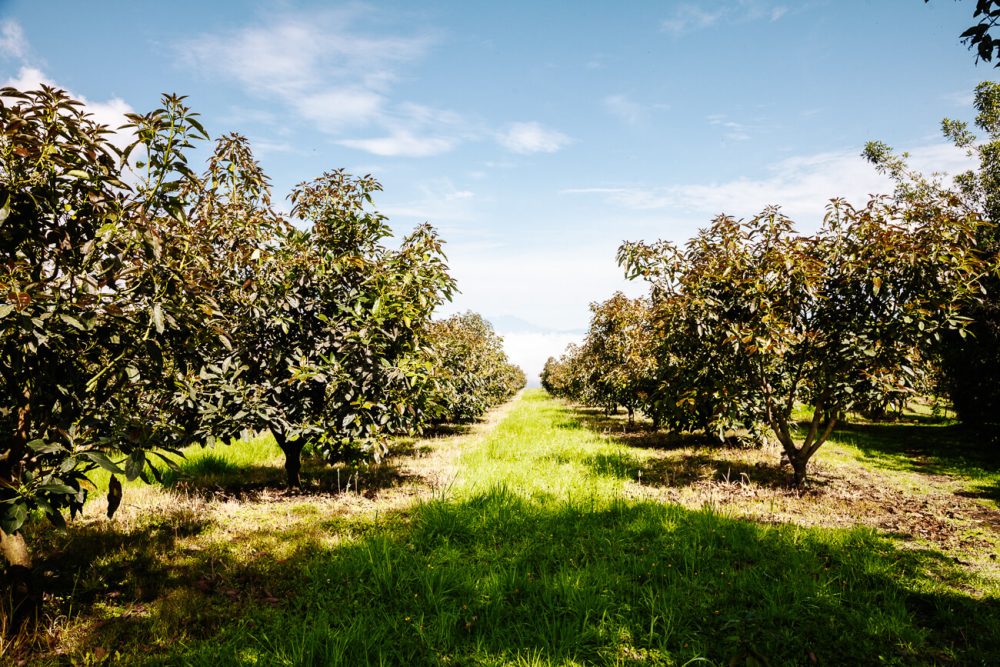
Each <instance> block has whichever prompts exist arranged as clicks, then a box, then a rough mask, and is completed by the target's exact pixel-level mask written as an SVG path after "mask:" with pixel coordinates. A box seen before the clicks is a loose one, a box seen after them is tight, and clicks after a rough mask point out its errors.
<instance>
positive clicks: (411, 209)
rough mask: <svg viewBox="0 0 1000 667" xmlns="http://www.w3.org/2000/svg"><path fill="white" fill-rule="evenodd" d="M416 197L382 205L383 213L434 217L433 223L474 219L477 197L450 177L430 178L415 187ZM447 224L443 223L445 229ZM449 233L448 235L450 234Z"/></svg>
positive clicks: (424, 218)
mask: <svg viewBox="0 0 1000 667" xmlns="http://www.w3.org/2000/svg"><path fill="white" fill-rule="evenodd" d="M417 192H418V196H416V197H414V198H412V199H409V200H407V201H401V202H398V203H394V204H389V205H385V206H383V207H382V212H383V213H385V214H386V215H387V216H389V218H391V219H393V220H401V219H402V220H403V221H405V222H424V221H427V220H433V221H434V223H435V225H439V224H440V223H451V227H449V231H451V230H452V229H455V224H454V223H468V222H472V221H474V220H475V219H476V217H477V214H476V210H475V208H474V207H475V205H476V204H477V202H478V200H479V198H478V197H477V196H476V193H475V192H473V191H472V190H469V189H466V188H460V187H457V186H456V185H455V183H454V182H453V181H452V180H451V179H450V178H439V179H432V180H429V181H427V182H425V183H422V184H420V185H419V186H418V187H417ZM445 226H448V225H447V224H446V225H442V228H444V227H445ZM449 236H451V234H450V233H449Z"/></svg>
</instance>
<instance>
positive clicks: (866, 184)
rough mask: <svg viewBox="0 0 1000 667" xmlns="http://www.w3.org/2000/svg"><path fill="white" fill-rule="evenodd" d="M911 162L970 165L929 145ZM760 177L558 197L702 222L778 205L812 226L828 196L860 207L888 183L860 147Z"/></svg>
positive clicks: (797, 161) (926, 167) (788, 163)
mask: <svg viewBox="0 0 1000 667" xmlns="http://www.w3.org/2000/svg"><path fill="white" fill-rule="evenodd" d="M910 162H911V164H912V165H913V166H914V167H916V168H917V169H920V170H921V171H923V172H925V173H930V172H932V171H942V172H947V173H951V174H957V173H959V172H961V171H964V170H965V169H968V168H969V167H970V166H971V164H970V161H969V158H968V157H967V156H966V155H965V153H964V152H963V151H960V150H958V149H956V148H955V147H953V146H951V145H949V144H933V145H928V146H923V147H919V148H916V149H913V150H911V151H910ZM769 171H770V172H771V173H770V175H769V176H767V177H765V178H759V179H751V178H738V179H734V180H731V181H724V182H721V183H695V184H681V185H662V186H600V187H586V188H572V189H567V190H563V191H562V193H563V194H574V195H597V196H600V197H602V198H603V199H605V200H606V201H608V202H609V203H611V204H614V205H617V206H623V207H625V208H628V209H632V210H648V211H652V210H669V211H670V212H671V213H680V214H686V215H689V216H691V215H696V216H698V217H700V218H702V219H704V220H705V221H706V222H707V221H708V219H709V218H711V217H712V216H714V215H717V214H719V213H728V214H731V215H736V216H740V217H744V216H748V215H753V214H755V213H757V212H759V211H761V210H762V209H764V208H765V207H766V206H770V205H774V204H778V205H780V206H781V207H782V210H783V211H784V212H785V213H786V214H788V215H790V216H791V217H792V218H793V219H796V220H799V221H801V222H803V223H806V224H815V223H817V222H818V221H819V220H821V219H822V216H823V212H824V210H825V207H826V205H827V203H828V202H829V200H830V199H832V198H834V197H845V198H847V199H849V200H850V201H853V202H857V203H860V202H862V201H863V200H864V199H866V198H867V197H868V195H870V194H876V193H887V192H891V191H892V189H893V186H892V183H891V182H890V181H889V180H888V179H887V178H885V177H883V176H880V175H879V174H877V173H876V172H875V170H874V168H873V167H872V166H871V165H870V164H868V163H867V162H865V161H864V160H863V159H862V158H861V157H860V148H859V149H857V150H850V151H839V152H829V153H820V154H816V155H808V156H800V157H793V158H788V159H786V160H782V161H781V162H778V163H777V164H775V165H773V166H772V167H771V168H770V170H769Z"/></svg>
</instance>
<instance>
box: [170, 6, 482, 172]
mask: <svg viewBox="0 0 1000 667" xmlns="http://www.w3.org/2000/svg"><path fill="white" fill-rule="evenodd" d="M370 11H371V10H368V9H364V8H360V7H354V8H350V9H346V10H342V11H331V12H325V13H320V14H317V15H310V17H309V18H308V19H304V18H299V17H298V16H295V15H286V16H282V17H279V18H277V19H276V20H272V21H271V22H269V23H268V24H267V25H257V26H250V27H245V28H240V29H237V30H232V31H228V32H225V33H219V34H205V35H201V36H199V37H196V38H194V39H191V40H188V41H186V42H183V43H182V44H181V45H180V51H181V53H182V54H183V57H184V58H186V59H187V61H188V62H189V63H191V64H193V65H194V66H196V67H198V68H199V69H201V70H202V71H203V72H205V73H206V74H208V75H211V76H222V77H225V78H228V79H231V80H233V81H235V82H237V83H238V84H239V85H241V86H242V87H243V88H244V89H245V90H246V91H247V92H248V93H249V94H251V95H255V96H258V97H262V98H266V99H277V100H278V101H279V102H281V103H282V104H284V105H285V106H286V107H287V108H289V109H290V110H291V111H292V112H293V113H294V114H295V115H296V116H297V117H298V118H300V119H302V120H305V121H307V122H309V123H311V124H312V125H313V126H314V127H316V128H317V129H319V130H320V131H322V132H325V133H328V134H332V135H335V136H338V137H339V139H338V140H337V143H338V144H340V145H342V146H347V147H349V148H354V149H357V150H362V151H366V152H369V153H373V154H375V155H380V156H393V157H425V156H429V155H438V154H440V153H444V152H447V151H449V150H451V149H452V148H454V147H455V146H456V145H457V144H458V143H459V142H460V141H461V140H463V139H464V138H467V137H468V136H469V134H470V131H469V130H468V129H467V128H465V127H464V125H465V121H464V119H463V118H462V117H461V116H460V115H459V114H456V113H454V112H452V111H448V110H440V109H433V108H431V107H427V106H423V105H419V104H414V103H410V102H402V103H399V104H395V105H393V104H392V103H391V102H390V96H391V92H392V87H393V84H394V82H395V81H396V80H397V79H398V78H399V74H398V70H399V69H400V68H401V67H403V66H404V65H407V64H409V63H412V62H414V61H418V60H420V59H421V58H422V57H423V56H424V54H425V53H426V52H427V50H428V48H429V47H430V45H431V43H432V41H433V40H432V39H431V37H430V36H428V35H421V34H417V35H413V36H395V35H371V34H367V33H366V32H365V31H364V30H363V29H362V28H361V27H359V21H360V19H361V18H363V16H364V15H366V14H368V13H370ZM363 128H376V131H375V132H373V133H372V135H373V136H361V137H358V136H350V135H351V134H356V133H358V132H359V131H361V130H362V129H363ZM345 134H348V136H346V137H345V136H344V135H345Z"/></svg>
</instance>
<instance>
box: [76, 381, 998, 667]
mask: <svg viewBox="0 0 1000 667" xmlns="http://www.w3.org/2000/svg"><path fill="white" fill-rule="evenodd" d="M463 437H464V438H465V439H464V440H463V441H462V443H463V444H462V447H463V449H462V453H461V455H460V457H459V459H458V462H457V467H456V471H457V476H456V477H455V478H454V480H453V481H452V482H451V483H450V484H448V485H446V486H442V487H439V488H437V489H436V491H435V492H434V496H433V497H432V498H430V499H425V500H420V501H417V502H416V503H415V504H411V505H410V506H408V507H404V508H403V509H387V508H385V507H383V506H381V505H380V504H379V499H378V498H375V500H373V501H370V504H368V505H364V506H363V507H360V508H359V509H357V511H352V512H349V513H330V512H328V511H327V510H325V509H324V507H325V506H323V505H318V504H315V503H314V504H310V501H309V500H308V499H306V500H305V501H303V502H301V503H296V504H291V503H288V502H282V503H278V504H275V505H273V506H268V505H250V504H246V505H244V506H241V507H236V508H234V507H230V506H229V505H227V507H228V508H229V509H226V510H225V511H226V512H229V513H224V514H215V515H210V514H209V513H208V512H207V511H206V510H205V508H200V509H199V508H198V507H193V508H185V507H178V508H175V511H174V513H173V514H171V513H169V512H168V513H167V514H166V515H161V516H159V518H153V517H147V518H145V519H143V518H139V519H137V520H136V523H135V524H134V525H132V526H131V528H130V529H129V530H128V531H126V530H117V529H115V528H113V527H109V525H106V524H101V525H96V524H95V525H92V526H90V527H86V528H83V527H82V528H81V529H80V530H79V531H78V532H77V533H76V534H75V535H74V539H75V540H76V541H75V542H74V544H73V546H74V547H75V548H76V551H74V554H76V557H77V558H78V559H79V558H83V559H84V560H86V558H87V557H88V556H87V554H90V558H91V559H92V562H91V564H90V569H88V570H85V571H83V574H84V575H85V576H83V577H80V581H77V582H76V584H75V585H76V586H77V588H76V590H75V592H74V595H75V598H76V599H77V600H78V601H79V604H81V605H83V606H84V608H85V609H86V611H85V612H79V614H80V616H79V617H78V618H77V623H78V624H77V625H76V626H74V628H73V629H72V630H67V635H73V636H74V642H72V643H71V644H72V646H71V648H70V649H69V652H70V653H74V654H75V655H77V657H78V658H79V661H80V662H83V661H85V660H86V659H87V656H88V655H89V656H91V658H93V657H95V655H96V657H99V658H102V659H103V657H105V656H106V657H109V658H112V659H113V658H114V656H115V651H117V652H118V655H119V656H120V660H121V661H122V662H123V663H127V664H136V663H145V664H191V665H219V664H266V665H272V664H276V665H365V664H389V665H424V664H427V665H577V664H578V665H584V664H621V665H632V664H635V665H640V664H642V665H685V664H713V665H751V664H756V665H760V664H771V665H779V664H812V663H813V662H818V664H873V663H882V662H884V663H889V664H933V663H949V662H958V663H962V664H996V663H997V662H998V661H1000V602H998V597H997V586H996V583H995V582H992V583H988V584H987V585H983V582H981V581H978V582H977V581H975V580H974V579H973V577H972V576H971V575H969V574H968V573H966V572H964V571H963V570H962V569H961V567H960V566H959V565H958V564H956V563H955V562H954V561H953V560H952V559H950V558H946V557H944V556H943V555H941V554H940V553H937V552H934V551H933V550H916V549H900V548H898V546H897V545H896V544H895V543H893V542H892V541H890V540H889V539H887V538H885V537H882V536H880V535H878V534H876V533H875V532H874V531H871V530H868V529H861V528H855V529H848V530H837V529H822V528H804V527H799V526H795V525H789V524H767V523H758V522H754V521H750V520H747V519H742V518H739V517H737V516H735V515H729V514H727V513H724V512H721V511H719V510H717V509H712V508H710V507H708V508H705V509H701V510H697V509H685V508H683V507H681V506H679V505H671V504H664V503H660V502H655V501H652V500H649V499H642V498H636V497H633V495H634V494H633V493H632V489H633V487H632V485H631V483H630V480H633V479H635V476H636V475H637V473H638V471H639V470H641V469H642V468H643V466H644V465H645V463H646V462H647V461H648V459H649V458H650V456H651V454H650V452H649V451H647V450H644V449H642V448H637V447H630V446H626V445H624V444H622V443H621V442H617V441H615V440H613V439H611V438H610V437H608V436H605V435H601V434H599V433H596V432H594V431H593V430H590V429H588V428H587V426H586V424H585V423H584V422H583V421H582V420H581V419H580V418H579V416H578V415H577V414H576V413H574V412H573V411H572V410H571V409H569V408H568V407H566V406H565V405H563V404H562V403H560V402H557V401H554V400H552V399H550V398H548V397H547V396H546V395H545V394H544V393H542V392H538V391H534V392H527V393H526V394H525V395H524V397H523V398H522V399H521V400H520V401H519V402H517V403H516V404H515V405H514V406H513V408H512V409H511V410H510V412H509V413H508V414H507V415H506V417H505V418H504V419H503V420H502V421H501V422H500V423H499V424H498V425H497V426H496V427H495V428H494V429H492V430H491V431H489V432H488V433H485V434H481V435H470V436H463ZM446 442H448V441H446V440H443V441H441V443H435V444H434V445H432V446H443V445H442V443H446ZM220 451H221V450H217V451H216V452H215V453H214V454H218V453H220ZM263 453H265V452H263V451H262V454H263ZM272 455H273V452H270V453H267V456H272ZM198 460H199V461H202V462H201V463H195V457H191V463H190V465H193V466H197V467H196V468H192V469H191V470H192V475H208V476H211V475H217V474H221V475H229V474H231V473H232V470H231V466H236V467H241V466H243V467H246V466H251V467H252V466H253V465H256V464H254V463H253V462H252V461H243V462H227V461H225V460H219V459H215V458H212V457H202V458H200V459H198ZM358 502H361V501H360V500H359V501H358ZM365 502H369V501H365ZM220 511H221V510H220ZM233 531H235V532H233ZM233 535H238V539H234V538H233ZM143 558H145V559H146V560H145V561H144V560H143ZM124 568H131V570H129V571H125V570H124ZM95 580H97V581H99V582H101V584H100V585H98V584H95V583H94V581H95ZM65 586H66V587H67V588H68V586H69V583H68V581H67V582H66V583H65ZM101 586H103V588H102V587H101ZM95 619H96V620H95ZM74 633H75V634H74ZM94 647H101V651H100V652H99V653H98V654H95V653H94V650H95V649H94Z"/></svg>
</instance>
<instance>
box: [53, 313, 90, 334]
mask: <svg viewBox="0 0 1000 667" xmlns="http://www.w3.org/2000/svg"><path fill="white" fill-rule="evenodd" d="M59 319H61V320H62V321H63V322H65V323H66V324H68V325H70V326H73V327H76V328H77V329H79V330H80V331H86V330H87V327H85V326H84V325H83V323H82V322H80V320H78V319H76V318H75V317H73V316H72V315H67V314H66V313H59Z"/></svg>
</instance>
